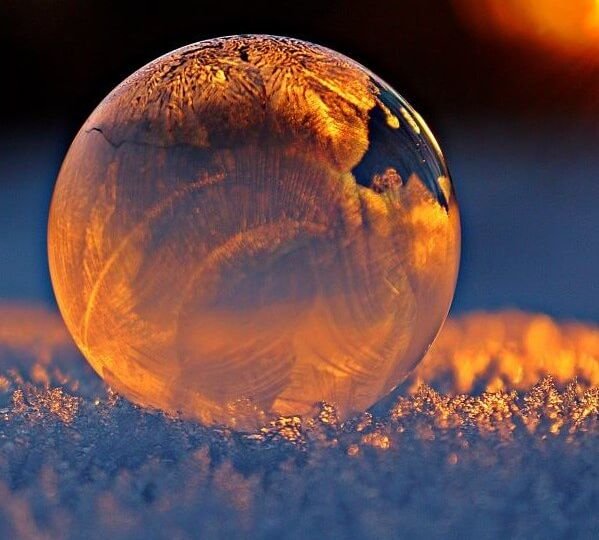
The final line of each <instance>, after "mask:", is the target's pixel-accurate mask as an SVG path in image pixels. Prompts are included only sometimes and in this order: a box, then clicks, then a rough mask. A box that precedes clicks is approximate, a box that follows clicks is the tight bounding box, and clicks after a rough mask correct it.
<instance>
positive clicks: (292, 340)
mask: <svg viewBox="0 0 599 540" xmlns="http://www.w3.org/2000/svg"><path fill="white" fill-rule="evenodd" d="M459 232H460V226H459V215H458V208H457V204H456V200H455V197H454V193H453V188H452V185H451V181H450V178H449V173H448V171H447V167H446V165H445V162H444V159H443V156H442V153H441V150H440V149H439V146H438V145H437V143H436V141H435V139H434V138H433V136H432V134H431V133H430V131H429V129H428V128H427V127H426V125H425V124H424V122H423V121H422V119H421V118H420V116H419V115H418V114H417V113H416V112H415V111H414V110H413V109H412V108H411V107H410V106H409V105H408V104H407V103H406V101H405V100H404V99H403V98H401V97H400V96H399V95H398V94H397V93H396V92H395V91H394V90H393V89H392V88H390V87H389V86H388V85H387V84H386V83H384V82H383V81H381V80H380V79H379V78H377V77H376V76H375V75H373V74H372V73H370V72H369V71H368V70H366V69H365V68H364V67H362V66H361V65H359V64H357V63H356V62H354V61H352V60H350V59H348V58H346V57H345V56H342V55H340V54H338V53H336V52H333V51H331V50H328V49H325V48H323V47H320V46H316V45H313V44H310V43H306V42H302V41H298V40H295V39H288V38H278V37H270V36H235V37H228V38H221V39H213V40H209V41H203V42H200V43H196V44H194V45H190V46H188V47H184V48H182V49H179V50H176V51H174V52H172V53H170V54H167V55H166V56H163V57H161V58H159V59H157V60H155V61H153V62H151V63H150V64H148V65H147V66H145V67H143V68H142V69H140V70H139V71H137V72H136V73H134V74H133V75H132V76H131V77H129V78H128V79H127V80H125V81H124V82H123V83H122V84H121V85H119V86H118V87H117V88H116V89H115V90H113V91H112V92H111V93H110V94H109V95H108V97H106V99H104V101H102V103H101V104H100V105H99V106H98V108H97V109H96V110H95V111H94V112H93V113H92V115H91V116H90V117H89V119H88V120H87V122H86V123H85V124H84V126H83V127H82V128H81V130H80V131H79V133H78V134H77V136H76V137H75V140H74V141H73V143H72V145H71V147H70V149H69V152H68V154H67V156H66V158H65V160H64V163H63V165H62V168H61V170H60V174H59V177H58V181H57V184H56V188H55V192H54V196H53V200H52V206H51V211H50V220H49V230H48V240H49V260H50V270H51V275H52V283H53V285H54V290H55V293H56V298H57V301H58V304H59V307H60V310H61V313H62V315H63V317H64V320H65V322H66V324H67V326H68V328H69V330H70V332H71V334H72V336H73V338H74V340H75V342H76V343H77V345H78V347H79V348H80V349H81V351H82V352H83V354H84V355H85V357H86V358H87V360H88V361H89V362H90V364H91V365H92V366H93V368H94V369H95V370H96V371H97V372H98V373H99V374H100V375H101V376H102V377H103V378H104V380H105V381H106V382H107V383H108V384H110V385H111V386H112V387H113V388H114V389H115V390H117V391H118V392H120V393H122V394H123V395H125V396H126V397H128V398H129V399H131V400H133V401H135V402H137V403H139V404H142V405H145V406H151V407H156V408H159V409H163V410H165V411H168V412H172V413H182V414H183V415H184V416H186V417H191V418H196V419H198V420H200V421H202V422H205V423H223V424H226V425H229V426H232V427H235V428H238V429H249V428H252V427H255V426H256V425H259V424H261V423H263V422H266V421H268V420H269V419H270V418H272V417H273V416H277V415H311V414H314V413H315V411H317V410H318V408H317V407H315V404H317V403H318V402H321V401H326V402H329V403H332V404H334V405H335V406H336V407H337V409H338V411H339V415H340V417H341V419H343V418H347V417H348V416H349V415H351V414H352V413H354V412H356V411H361V410H364V409H365V408H367V407H369V406H371V405H372V404H374V403H375V402H376V401H377V400H379V399H380V398H381V397H382V396H384V395H386V394H387V393H388V392H389V391H391V390H392V389H393V388H394V387H395V386H397V385H398V384H399V383H400V382H401V381H402V380H403V379H404V378H405V377H406V376H407V375H408V373H409V372H410V370H412V368H413V367H414V366H415V365H416V364H417V363H418V362H419V361H420V359H421V358H422V357H423V355H424V353H425V352H426V350H427V349H428V347H429V346H430V344H431V343H432V341H433V339H434V338H435V336H436V334H437V332H438V331H439V329H440V327H441V325H442V323H443V321H444V319H445V317H446V315H447V311H448V309H449V305H450V302H451V298H452V296H453V292H454V289H455V281H456V275H457V269H458V261H459V250H460V234H459Z"/></svg>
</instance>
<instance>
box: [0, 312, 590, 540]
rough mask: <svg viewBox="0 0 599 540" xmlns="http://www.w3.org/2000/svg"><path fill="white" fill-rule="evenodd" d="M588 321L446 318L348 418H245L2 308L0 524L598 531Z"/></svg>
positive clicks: (210, 534) (85, 534) (315, 531)
mask: <svg viewBox="0 0 599 540" xmlns="http://www.w3.org/2000/svg"><path fill="white" fill-rule="evenodd" d="M598 435H599V328H598V327H596V326H592V325H583V324H565V323H556V322H554V321H552V320H551V319H549V318H547V317H544V316H533V315H527V314H522V313H518V312H504V313H500V314H471V315H468V316H465V317H462V318H460V319H456V320H454V321H450V322H449V324H448V325H446V327H445V329H444V331H443V333H442V335H441V337H440V339H439V340H438V342H437V343H436V345H435V347H434V349H433V351H431V353H430V354H429V356H428V357H427V359H426V360H425V361H424V362H423V364H422V365H421V367H420V368H419V370H418V371H417V372H416V373H415V374H414V375H413V376H412V377H411V379H410V380H409V381H407V382H406V383H405V384H404V385H402V387H401V388H399V389H398V391H397V392H396V393H395V394H394V395H393V396H391V397H389V398H388V399H386V400H384V402H383V403H381V404H379V405H378V406H377V407H375V408H373V410H372V411H371V412H369V413H365V414H363V415H361V416H359V417H357V418H355V419H353V420H351V421H349V422H347V423H345V424H343V425H340V424H339V423H338V422H337V420H336V417H335V411H334V408H332V407H330V406H328V405H325V404H323V405H322V407H321V413H320V416H319V417H318V418H317V419H316V420H314V421H307V422H302V421H301V420H300V419H298V418H282V419H280V420H279V421H278V422H276V423H274V424H272V425H270V426H266V427H265V428H264V429H262V430H261V431H258V432H256V433H250V434H240V433H235V432H232V431H230V430H227V429H216V428H207V427H204V426H201V425H198V424H195V423H192V422H186V421H182V420H180V419H176V418H171V417H167V416H165V415H163V414H161V413H159V412H153V411H147V410H142V409H140V408H138V407H136V406H134V405H131V404H129V403H128V402H127V401H126V400H124V399H123V398H121V397H119V396H117V395H115V394H113V393H112V392H111V391H110V390H109V389H108V388H106V387H105V385H104V384H103V383H102V381H101V380H100V379H99V378H98V377H97V376H96V375H95V374H94V373H93V372H92V371H91V369H90V368H89V367H88V366H87V364H86V363H85V361H84V360H83V359H82V358H81V357H80V356H79V354H78V353H77V352H76V351H75V350H74V348H73V346H72V345H71V343H70V340H69V338H68V336H67V335H66V333H65V331H64V329H63V327H62V323H61V322H60V319H59V318H58V316H57V315H56V314H55V313H52V312H48V311H45V310H44V309H42V308H37V307H27V306H3V307H0V537H2V538H102V539H104V538H169V539H170V538H181V539H185V538H273V539H278V538H298V539H299V538H373V539H374V538H377V539H378V538H396V537H406V538H469V537H477V538H597V537H598V535H599V492H598V488H599V460H598V459H597V457H598V455H599V437H598Z"/></svg>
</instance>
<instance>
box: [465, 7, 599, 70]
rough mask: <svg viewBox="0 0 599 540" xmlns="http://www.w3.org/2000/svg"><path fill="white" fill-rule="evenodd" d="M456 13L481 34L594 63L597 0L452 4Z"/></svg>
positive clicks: (598, 42) (598, 37) (598, 45)
mask: <svg viewBox="0 0 599 540" xmlns="http://www.w3.org/2000/svg"><path fill="white" fill-rule="evenodd" d="M454 2H455V4H456V7H458V9H459V12H460V13H461V14H462V15H463V16H464V17H465V18H466V20H467V21H468V22H469V23H472V24H474V25H475V27H476V28H477V29H478V30H480V31H481V32H484V33H488V32H489V29H491V30H493V31H495V32H496V33H499V34H500V35H502V36H504V37H507V38H509V39H518V40H526V41H528V42H531V43H536V44H540V45H543V46H545V47H549V48H551V49H554V50H556V51H561V52H564V53H574V54H584V55H586V56H587V57H588V59H589V60H591V61H597V58H598V57H597V54H598V53H599V1H598V0H567V1H565V0H542V1H539V0H454Z"/></svg>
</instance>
